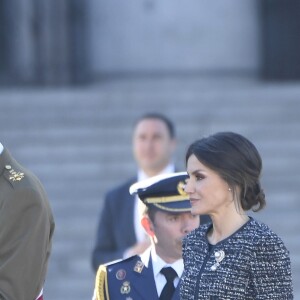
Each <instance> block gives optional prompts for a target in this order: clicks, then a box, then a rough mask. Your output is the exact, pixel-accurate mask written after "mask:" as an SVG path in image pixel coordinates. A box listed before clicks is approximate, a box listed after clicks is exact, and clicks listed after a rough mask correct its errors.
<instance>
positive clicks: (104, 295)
mask: <svg viewBox="0 0 300 300" xmlns="http://www.w3.org/2000/svg"><path fill="white" fill-rule="evenodd" d="M96 296H97V300H109V294H108V284H107V269H106V266H105V265H101V266H100V267H99V269H98V271H97V275H96Z"/></svg>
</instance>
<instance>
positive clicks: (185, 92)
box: [0, 77, 300, 300]
mask: <svg viewBox="0 0 300 300" xmlns="http://www.w3.org/2000/svg"><path fill="white" fill-rule="evenodd" d="M299 99H300V84H299V83H289V84H288V83H286V84H267V83H262V82H259V81H256V80H254V79H251V78H221V77H220V78H214V79H213V78H197V77H185V78H180V77H175V78H164V77H162V78H152V79H151V78H140V79H137V80H134V79H127V80H125V79H123V80H121V79H119V80H114V81H103V82H101V83H95V84H92V85H89V86H84V87H76V88H60V89H50V88H39V89H31V88H27V89H25V90H24V89H17V88H16V89H2V90H1V91H0V133H1V135H0V142H2V143H3V144H4V145H5V146H6V147H8V148H9V149H10V151H11V152H12V153H13V154H14V156H15V157H16V158H17V159H19V161H21V162H22V163H23V164H24V165H26V166H27V167H29V168H30V169H32V170H33V171H34V172H35V173H36V174H37V175H38V176H39V177H40V179H41V180H42V182H43V183H44V185H45V187H46V189H47V191H48V194H49V198H50V200H51V204H52V207H53V211H54V215H55V219H56V232H55V238H54V244H53V253H52V257H51V260H50V266H49V272H48V276H47V281H46V285H45V299H49V300H66V299H72V300H85V299H91V297H92V293H93V286H94V274H93V272H92V269H91V265H90V254H91V250H92V247H93V243H94V238H95V232H96V226H97V222H98V215H99V212H100V209H101V205H102V200H103V194H104V193H105V192H106V191H107V190H108V189H110V188H111V187H112V186H114V185H115V184H117V183H119V182H121V181H122V180H124V179H125V178H127V177H128V176H130V175H131V174H134V172H135V164H134V162H133V159H132V155H131V129H132V125H133V122H134V120H135V119H136V118H137V117H138V116H140V115H141V114H142V113H144V112H148V111H160V112H162V113H165V114H167V115H169V116H170V118H171V119H172V120H173V121H174V122H175V123H176V127H177V137H178V149H177V152H176V157H175V159H176V161H177V165H178V167H179V168H182V169H184V163H183V161H184V159H183V158H184V153H185V150H186V148H187V146H188V145H189V143H190V142H192V141H194V140H195V139H197V138H199V137H201V136H202V135H207V134H209V133H213V132H215V131H224V130H231V131H237V132H240V133H242V134H244V135H246V136H247V137H249V138H250V139H251V140H252V141H253V142H254V143H255V144H256V145H257V147H258V149H259V151H260V152H261V155H262V157H263V161H264V172H263V184H264V186H265V191H266V194H267V201H268V202H267V204H268V205H267V208H266V209H265V211H263V212H261V213H259V214H257V215H256V218H258V219H261V220H263V221H264V222H266V223H267V224H269V225H270V226H271V227H272V228H273V229H274V231H275V232H277V233H278V234H279V235H280V236H281V237H282V238H283V240H284V241H285V243H286V245H287V247H288V248H289V249H290V252H291V259H292V265H293V276H294V283H295V284H294V285H295V299H300V288H299V285H296V283H298V282H300V239H299V233H298V231H299V228H300V217H299V216H300V214H299V213H300V202H299V194H300V184H299V182H300V181H299V169H300V158H299V153H300V116H299V115H300V100H299Z"/></svg>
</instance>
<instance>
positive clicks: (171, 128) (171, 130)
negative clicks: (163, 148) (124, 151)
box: [134, 112, 175, 139]
mask: <svg viewBox="0 0 300 300" xmlns="http://www.w3.org/2000/svg"><path fill="white" fill-rule="evenodd" d="M147 119H157V120H160V121H162V122H163V123H165V124H166V126H167V129H168V131H169V134H170V137H171V138H172V139H173V138H175V126H174V124H173V122H172V121H171V120H170V119H169V118H168V117H166V116H165V115H163V114H160V113H155V112H152V113H146V114H144V115H142V116H141V117H139V118H138V119H137V120H136V122H135V124H134V126H136V125H137V124H138V123H139V122H141V121H143V120H147Z"/></svg>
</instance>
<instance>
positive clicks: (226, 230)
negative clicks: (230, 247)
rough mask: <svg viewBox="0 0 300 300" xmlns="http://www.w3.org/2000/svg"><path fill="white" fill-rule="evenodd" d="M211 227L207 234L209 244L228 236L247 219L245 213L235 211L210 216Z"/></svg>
mask: <svg viewBox="0 0 300 300" xmlns="http://www.w3.org/2000/svg"><path fill="white" fill-rule="evenodd" d="M211 219H212V222H213V227H212V229H211V230H210V231H209V233H208V235H207V239H208V241H209V243H210V244H212V245H215V244H217V243H219V242H220V241H222V240H224V239H226V238H228V237H229V236H231V235H232V234H233V233H235V232H236V231H237V230H238V229H240V228H241V227H242V226H243V225H244V224H246V223H247V222H248V220H249V217H248V216H247V215H246V214H245V213H242V214H239V213H235V214H232V215H226V216H211Z"/></svg>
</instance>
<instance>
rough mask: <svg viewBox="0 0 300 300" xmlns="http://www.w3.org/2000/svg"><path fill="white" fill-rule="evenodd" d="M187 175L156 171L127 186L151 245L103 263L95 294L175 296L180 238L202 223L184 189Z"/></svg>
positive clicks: (100, 299)
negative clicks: (141, 210) (140, 209)
mask: <svg viewBox="0 0 300 300" xmlns="http://www.w3.org/2000/svg"><path fill="white" fill-rule="evenodd" d="M187 177H188V176H187V173H186V172H181V173H173V174H169V175H159V176H155V177H153V178H150V179H148V180H145V181H142V182H138V183H136V184H134V185H133V186H132V187H131V193H136V194H138V196H139V198H140V199H141V200H142V201H143V203H144V205H145V210H144V214H143V216H142V218H141V223H142V226H143V228H144V230H145V231H146V232H147V234H148V236H149V237H150V240H151V247H150V248H149V249H147V250H146V251H145V252H144V253H142V254H141V255H134V256H132V257H130V258H127V259H124V260H120V261H115V262H112V263H108V264H105V265H101V266H100V267H99V269H98V272H97V275H96V284H95V293H94V299H97V300H108V299H114V300H122V299H124V300H125V299H140V300H158V299H159V300H171V299H172V300H175V299H176V300H177V299H179V282H180V277H181V275H182V272H183V260H182V239H183V238H184V237H185V236H186V235H187V234H188V233H189V232H190V231H192V230H193V229H195V228H197V227H198V226H199V224H200V222H199V221H200V220H199V217H198V216H194V215H192V214H191V212H190V210H191V206H190V201H189V198H188V195H187V194H186V193H185V191H184V185H185V180H186V179H187Z"/></svg>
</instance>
